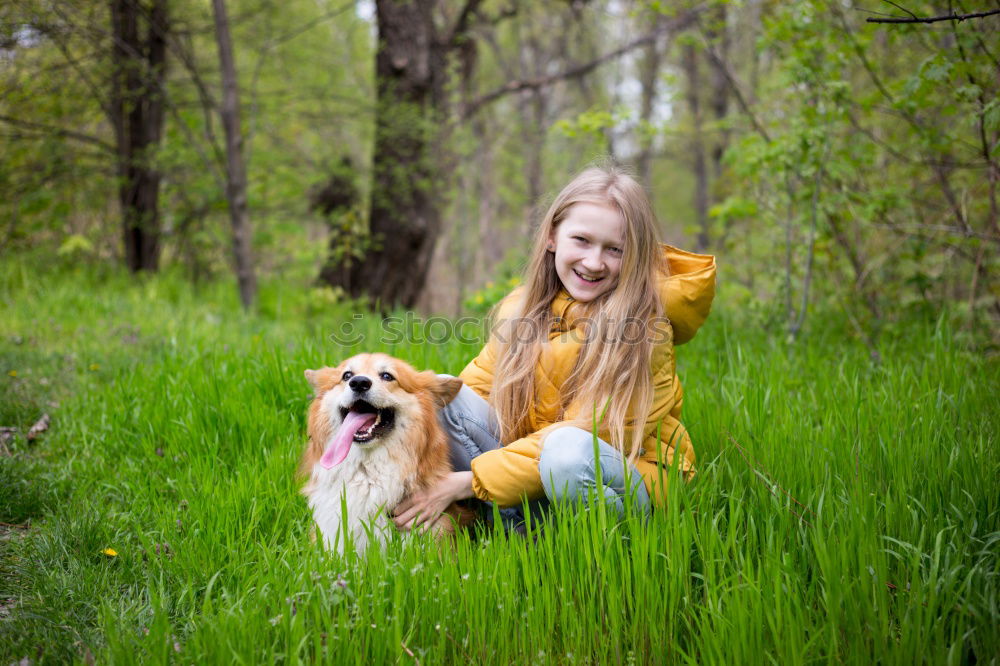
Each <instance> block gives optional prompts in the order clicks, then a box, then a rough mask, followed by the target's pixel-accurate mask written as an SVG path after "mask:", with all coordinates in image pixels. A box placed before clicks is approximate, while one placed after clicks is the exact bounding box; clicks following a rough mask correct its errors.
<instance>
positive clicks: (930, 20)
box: [865, 3, 1000, 23]
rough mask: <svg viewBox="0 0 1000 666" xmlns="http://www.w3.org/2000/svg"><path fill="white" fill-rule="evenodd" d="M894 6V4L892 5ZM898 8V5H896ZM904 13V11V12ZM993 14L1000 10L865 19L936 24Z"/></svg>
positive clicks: (870, 20) (872, 21) (869, 20)
mask: <svg viewBox="0 0 1000 666" xmlns="http://www.w3.org/2000/svg"><path fill="white" fill-rule="evenodd" d="M893 4H894V3H893ZM897 6H898V5H897ZM904 11H906V10H904ZM995 14H1000V9H991V10H989V11H987V12H975V13H972V14H956V13H954V12H953V13H951V14H944V15H942V16H928V17H925V18H920V17H917V16H914V17H913V18H903V17H893V18H866V19H865V22H867V23H937V22H938V21H967V20H969V19H975V18H984V17H987V16H993V15H995Z"/></svg>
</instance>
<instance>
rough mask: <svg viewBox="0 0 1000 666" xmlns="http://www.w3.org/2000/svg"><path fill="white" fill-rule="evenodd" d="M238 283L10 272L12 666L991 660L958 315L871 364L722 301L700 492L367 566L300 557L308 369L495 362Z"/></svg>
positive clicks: (972, 421)
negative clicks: (46, 422) (371, 361)
mask: <svg viewBox="0 0 1000 666" xmlns="http://www.w3.org/2000/svg"><path fill="white" fill-rule="evenodd" d="M234 292H235V290H234V289H233V288H232V286H231V285H209V286H205V287H200V288H192V287H191V286H190V285H188V284H187V283H185V282H183V281H182V280H180V279H175V278H174V277H172V276H170V275H163V276H158V277H154V278H144V279H133V278H131V277H127V276H124V275H122V274H119V273H117V272H108V271H107V270H104V271H101V270H100V269H96V268H88V269H73V268H67V267H59V266H55V267H48V270H47V271H46V272H41V271H38V270H36V269H35V268H34V267H32V266H31V265H30V264H28V263H26V262H22V261H18V260H13V261H9V262H8V261H6V260H5V263H4V265H3V267H2V268H0V366H2V367H0V370H2V375H0V426H16V427H18V428H19V429H20V432H21V433H22V435H18V436H16V437H15V438H14V439H13V440H11V441H10V442H8V443H7V445H6V448H7V449H8V453H10V455H6V456H3V457H2V458H0V521H2V522H3V523H4V525H3V526H2V527H3V533H2V535H0V536H2V538H0V663H3V664H6V663H11V662H17V661H19V660H21V659H23V658H28V659H30V660H31V661H32V662H34V663H40V662H63V661H69V660H74V661H92V660H96V661H97V662H98V663H108V662H111V663H128V662H133V661H141V662H147V663H168V662H170V663H271V662H283V663H288V662H303V661H304V662H310V663H311V662H316V661H321V662H330V663H359V664H372V663H401V664H408V663H426V664H434V663H450V662H463V663H464V662H472V663H492V664H509V663H540V664H544V663H560V664H561V663H566V664H575V663H581V664H582V663H591V664H625V663H727V664H739V663H778V664H799V663H828V662H847V663H875V662H878V663H889V664H894V663H898V664H914V663H933V664H971V663H977V664H995V663H998V662H1000V580H998V576H1000V557H998V553H1000V492H998V488H1000V485H998V481H997V480H998V479H1000V410H998V408H997V393H998V389H1000V364H998V361H997V358H996V356H993V357H992V358H990V357H988V356H987V355H985V354H983V353H982V352H980V351H977V350H975V349H973V348H971V347H970V345H969V344H968V343H967V342H966V341H965V340H964V338H962V337H961V335H960V334H959V333H958V332H957V331H956V330H954V329H952V328H951V327H949V326H948V325H946V324H944V323H942V322H943V319H942V320H939V321H938V322H935V321H927V320H914V321H912V322H906V323H905V325H900V326H897V327H895V328H894V329H893V330H892V331H890V332H888V333H886V334H884V335H883V336H882V337H881V338H880V340H879V342H878V343H877V344H878V355H879V357H880V359H876V360H873V358H872V354H871V353H870V350H869V349H868V348H866V346H865V345H864V344H863V343H862V342H861V341H860V340H859V339H858V338H857V337H856V336H855V335H854V334H853V333H852V329H851V327H850V326H849V325H848V324H846V323H845V322H843V321H841V319H840V318H839V317H838V316H836V315H831V316H824V315H823V314H821V313H812V314H811V315H810V319H809V321H808V324H807V331H806V333H805V335H804V336H803V337H801V338H800V339H799V340H798V341H797V342H794V343H791V342H788V341H787V340H785V339H784V337H783V336H782V335H781V334H780V333H778V332H771V331H770V327H768V326H766V325H762V324H761V323H760V322H756V323H755V321H752V320H750V319H748V318H747V317H743V316H740V313H738V312H736V311H735V308H730V309H727V304H726V299H725V291H723V292H722V293H721V295H720V299H719V301H718V304H717V308H716V311H715V312H714V313H713V314H712V317H711V318H710V319H709V323H708V324H707V325H706V327H705V328H704V329H703V331H702V332H701V333H699V335H698V337H697V338H696V339H695V340H694V341H693V342H692V343H690V344H689V345H686V346H684V347H682V348H680V349H679V350H678V351H679V353H678V356H679V364H680V373H681V377H682V380H683V382H684V385H685V387H686V397H685V405H684V421H685V423H686V424H687V425H688V426H689V429H690V431H691V433H692V437H693V439H694V442H695V446H696V450H697V453H698V460H699V465H698V470H699V471H698V475H697V477H696V478H695V480H694V481H693V482H691V483H690V484H686V485H683V484H681V483H673V484H671V491H670V498H669V500H670V501H669V505H668V507H667V508H666V509H665V510H662V511H657V512H656V513H655V514H654V515H653V517H652V519H650V520H649V521H648V522H643V521H642V520H640V519H638V518H635V517H630V518H628V519H626V520H625V521H623V522H620V523H617V522H615V521H613V520H610V519H609V518H608V516H606V515H604V514H603V512H602V511H600V510H596V509H595V510H591V511H585V512H581V513H579V514H576V515H568V514H565V515H562V514H561V515H559V516H558V517H557V518H556V519H555V520H553V521H550V522H549V523H548V524H546V525H545V527H544V529H543V530H542V531H541V532H540V533H539V534H537V535H536V536H534V537H528V538H525V537H521V536H514V535H512V536H510V537H508V536H505V535H504V534H503V533H501V532H491V531H485V530H484V531H481V532H480V533H479V535H478V538H477V539H475V540H473V539H470V538H467V537H462V538H459V540H458V542H457V544H456V545H455V547H454V548H443V549H442V548H437V547H435V546H433V545H431V544H427V543H421V542H417V543H413V542H409V543H407V542H403V541H402V540H399V541H397V542H394V543H392V544H391V545H390V547H389V548H388V549H387V550H386V551H385V552H378V551H375V552H372V553H371V554H370V556H369V557H368V558H367V560H365V561H356V560H342V559H338V558H336V557H332V556H329V555H325V554H323V553H322V552H320V550H319V549H318V548H317V547H316V546H314V545H312V544H311V543H310V540H309V536H308V534H309V528H310V518H309V514H308V511H307V508H306V505H305V502H304V500H303V498H302V497H301V496H300V495H299V494H298V483H297V482H296V480H295V478H294V472H295V468H296V464H297V458H298V455H299V453H300V451H301V449H302V446H303V443H304V429H305V410H306V407H307V404H308V400H309V388H308V386H307V384H306V382H305V380H304V379H303V377H302V371H303V370H304V369H305V368H315V367H318V366H320V365H323V364H332V363H335V362H336V361H338V360H339V359H341V358H342V357H345V356H347V355H349V354H351V353H353V352H354V351H356V350H358V349H361V348H364V349H366V350H376V349H381V350H385V351H388V352H390V353H392V354H395V355H397V356H400V357H402V358H404V359H407V360H408V361H410V362H412V363H414V364H415V365H416V366H417V367H419V368H427V367H430V368H434V369H435V370H438V371H442V372H452V373H457V372H458V371H460V370H461V368H462V367H463V366H464V364H465V363H466V362H467V361H468V359H469V358H470V357H471V356H472V355H473V354H474V353H475V351H476V345H475V344H474V343H468V344H464V343H459V342H444V343H438V344H431V343H420V342H419V341H415V342H412V341H411V342H404V343H399V344H393V343H379V342H372V338H373V337H377V336H375V335H374V333H375V332H376V328H377V321H376V320H375V319H374V318H371V317H368V318H366V319H365V320H364V321H363V322H360V325H361V326H362V327H364V330H365V331H367V333H368V334H369V337H368V340H367V341H366V342H364V343H361V344H359V345H357V346H356V347H355V348H350V349H345V348H342V347H339V346H337V345H335V344H334V343H332V342H331V340H330V338H329V335H330V333H331V332H333V331H335V330H337V327H338V326H339V325H340V324H341V322H343V321H345V320H351V317H352V315H353V311H351V310H350V309H349V308H348V307H346V306H342V305H324V304H322V303H318V304H317V303H311V302H310V301H309V299H308V298H307V297H306V296H305V295H304V292H303V291H302V290H300V289H299V288H297V287H289V286H288V285H282V284H265V285H263V288H262V292H261V306H260V311H259V312H258V313H256V314H254V315H245V314H243V313H241V312H240V311H239V308H238V306H237V305H236V303H235V296H234ZM352 321H353V320H352ZM413 330H414V331H415V332H416V333H419V326H414V327H413ZM43 413H48V414H50V415H51V417H52V422H51V426H50V428H49V430H48V431H47V432H45V433H44V434H43V435H42V436H41V437H39V438H36V439H35V440H34V441H32V442H27V441H26V440H25V438H24V437H23V433H24V432H25V431H27V429H28V428H29V427H30V426H31V425H32V423H34V422H35V421H36V420H37V419H38V418H39V417H40V416H41V414H43ZM108 549H110V550H108ZM112 552H113V553H114V555H112V554H111V553H112Z"/></svg>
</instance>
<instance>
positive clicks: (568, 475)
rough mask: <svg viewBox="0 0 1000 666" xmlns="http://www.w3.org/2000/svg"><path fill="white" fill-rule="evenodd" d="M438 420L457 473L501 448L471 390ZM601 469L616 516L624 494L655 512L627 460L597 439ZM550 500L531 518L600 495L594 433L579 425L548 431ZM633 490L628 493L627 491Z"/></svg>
mask: <svg viewBox="0 0 1000 666" xmlns="http://www.w3.org/2000/svg"><path fill="white" fill-rule="evenodd" d="M438 420H439V421H440V423H441V426H442V427H443V428H444V431H445V434H446V435H447V436H448V444H449V446H450V449H451V462H452V466H453V467H454V469H455V470H456V471H459V472H464V471H468V470H470V469H472V467H471V463H472V459H473V458H475V457H476V456H478V455H480V454H483V453H486V452H487V451H492V450H494V449H498V448H500V446H501V444H500V426H499V424H498V423H497V419H496V414H495V413H494V412H493V409H492V408H491V407H490V405H489V403H488V402H486V401H485V400H483V399H482V398H481V397H479V394H477V393H476V392H475V391H473V390H472V389H470V388H469V387H468V386H464V385H463V386H462V389H461V390H460V391H459V392H458V395H457V396H455V399H454V400H452V401H451V403H449V404H448V406H447V407H445V408H444V409H442V410H441V411H440V412H439V414H438ZM597 448H598V456H599V458H600V467H601V489H600V492H601V493H602V494H603V496H604V501H605V503H606V504H607V506H608V508H609V509H611V510H612V511H614V512H615V513H616V514H617V515H619V516H622V515H624V513H625V501H624V496H625V494H626V492H631V493H633V497H634V506H635V507H636V508H638V509H639V510H641V511H642V512H643V513H644V514H648V513H649V511H650V501H649V493H647V492H646V486H645V484H643V482H642V476H641V475H640V474H639V472H638V470H636V468H635V466H634V465H629V473H628V475H627V476H628V480H627V481H626V472H625V459H624V458H623V457H622V455H621V453H619V452H618V450H617V449H615V448H614V447H613V446H611V445H610V444H608V443H607V442H605V441H604V440H600V439H599V440H597ZM538 472H539V474H540V475H541V477H542V487H543V488H544V490H545V500H536V501H535V502H532V503H530V504H531V508H532V515H534V513H535V512H534V508H535V507H536V506H537V507H538V508H539V509H540V510H544V508H545V506H546V505H548V504H550V503H552V504H562V503H566V502H580V501H582V500H585V499H586V498H587V497H588V495H590V493H591V492H595V491H597V487H598V484H597V464H596V462H595V460H594V435H593V433H591V432H588V431H586V430H582V429H580V428H574V427H570V426H567V427H562V428H557V429H556V430H553V431H552V432H550V433H549V435H548V436H547V437H546V438H545V441H544V443H543V446H542V453H541V456H540V457H539V461H538ZM628 487H631V490H629V491H627V490H626V488H628Z"/></svg>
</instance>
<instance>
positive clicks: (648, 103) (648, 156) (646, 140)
mask: <svg viewBox="0 0 1000 666" xmlns="http://www.w3.org/2000/svg"><path fill="white" fill-rule="evenodd" d="M661 20H662V18H661V17H660V16H659V15H658V16H657V23H659V22H660V21H661ZM660 61H661V51H660V42H659V40H653V41H652V42H650V43H649V45H647V46H646V47H645V48H644V49H643V54H642V57H641V59H640V60H639V84H640V85H641V86H642V96H641V98H640V102H639V122H640V123H641V127H640V131H639V154H638V155H637V156H636V159H635V162H636V168H637V170H638V172H639V178H640V179H641V181H642V182H643V183H644V184H645V185H646V187H649V188H650V189H652V183H653V143H654V139H655V133H654V132H653V128H652V126H651V123H652V120H653V108H654V106H655V105H656V96H657V83H658V82H659V80H660Z"/></svg>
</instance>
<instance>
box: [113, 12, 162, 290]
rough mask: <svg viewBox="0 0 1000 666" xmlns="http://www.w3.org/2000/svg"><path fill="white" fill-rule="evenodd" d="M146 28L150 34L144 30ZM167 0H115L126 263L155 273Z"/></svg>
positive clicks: (116, 97) (116, 92) (117, 112)
mask: <svg viewBox="0 0 1000 666" xmlns="http://www.w3.org/2000/svg"><path fill="white" fill-rule="evenodd" d="M143 28H145V29H143ZM167 30H168V23H167V0H153V1H152V3H151V4H150V5H149V6H142V5H140V0H111V34H112V40H113V45H112V62H113V63H114V73H113V77H112V86H111V87H112V91H111V108H110V116H111V124H112V126H113V127H114V131H115V144H116V148H117V153H118V156H117V162H118V178H119V184H118V200H119V203H120V205H121V215H122V236H123V241H124V245H125V262H126V264H127V265H128V267H129V269H130V270H132V271H133V272H137V271H143V270H146V271H155V270H156V269H157V268H158V266H159V260H160V213H159V205H158V204H159V193H160V174H159V172H158V171H157V170H156V168H155V166H154V164H153V157H154V153H155V152H156V149H157V147H158V146H159V144H160V137H161V136H162V134H163V110H164V100H163V84H164V79H165V77H166V36H167Z"/></svg>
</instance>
